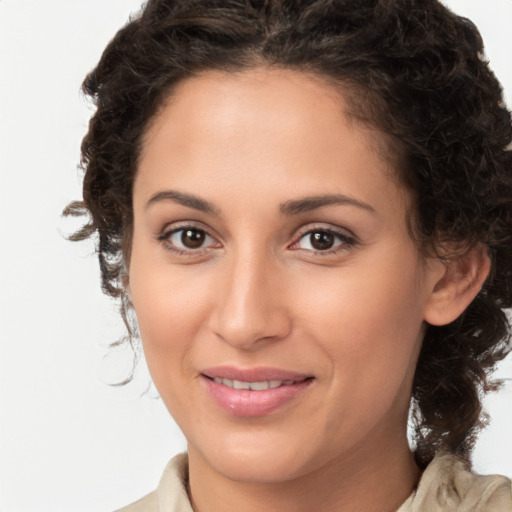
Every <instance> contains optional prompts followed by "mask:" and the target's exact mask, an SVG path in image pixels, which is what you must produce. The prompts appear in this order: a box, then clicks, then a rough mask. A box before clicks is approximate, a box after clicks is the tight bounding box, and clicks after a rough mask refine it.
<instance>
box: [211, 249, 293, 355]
mask: <svg viewBox="0 0 512 512" xmlns="http://www.w3.org/2000/svg"><path fill="white" fill-rule="evenodd" d="M280 274H281V273H280V271H279V269H278V268H277V265H276V264H275V263H272V262H269V261H268V260H267V259H266V258H265V257H264V256H259V257H258V256H254V255H252V256H250V257H245V258H244V257H239V258H238V259H236V260H235V261H231V262H225V268H224V271H223V272H222V273H221V274H220V275H221V276H222V277H221V279H220V280H221V281H222V282H221V283H219V286H218V293H216V294H215V299H214V300H215V306H214V308H213V311H212V314H211V316H210V328H211V330H212V331H213V332H214V333H215V335H216V336H218V337H220V338H221V339H222V340H223V341H225V342H226V343H228V344H230V345H232V346H234V347H236V348H238V349H242V350H247V351H251V350H256V349H258V348H259V347H261V346H262V345H263V344H265V342H275V341H277V340H279V339H283V338H285V337H286V336H287V335H288V334H289V332H290V330H291V327H292V321H291V317H290V314H289V311H288V309H289V308H288V304H287V300H286V292H285V287H284V286H283V282H282V279H281V276H280Z"/></svg>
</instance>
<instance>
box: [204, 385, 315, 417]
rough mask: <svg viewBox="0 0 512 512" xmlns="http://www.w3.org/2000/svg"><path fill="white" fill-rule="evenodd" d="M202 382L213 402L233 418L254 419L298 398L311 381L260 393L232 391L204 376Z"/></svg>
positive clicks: (242, 390) (244, 390)
mask: <svg viewBox="0 0 512 512" xmlns="http://www.w3.org/2000/svg"><path fill="white" fill-rule="evenodd" d="M202 381H203V383H204V384H205V386H206V389H207V391H208V393H209V394H210V396H211V397H212V399H213V401H214V402H215V403H216V404H217V405H218V406H219V407H220V408H221V409H223V410H224V411H226V412H228V413H230V414H233V415H235V416H244V417H248V418H254V417H257V416H265V415H267V414H270V413H271V412H273V411H275V410H277V409H279V408H280V407H283V406H284V405H285V404H287V403H289V402H291V401H292V400H294V399H295V398H297V397H298V396H300V395H301V394H302V393H304V391H305V390H306V388H308V387H309V385H310V384H311V382H312V379H306V380H303V381H300V382H296V383H294V384H291V385H289V386H279V387H278V388H273V389H265V390H261V391H251V390H248V389H233V388H230V387H228V386H224V384H217V383H216V382H215V381H213V380H211V379H209V378H207V377H204V376H203V377H202Z"/></svg>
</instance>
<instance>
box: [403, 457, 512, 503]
mask: <svg viewBox="0 0 512 512" xmlns="http://www.w3.org/2000/svg"><path fill="white" fill-rule="evenodd" d="M400 510H401V509H400ZM460 510H464V511H468V512H472V511H475V512H476V511H478V512H511V511H512V482H511V481H510V479H509V478H507V477H505V476H501V475H477V474H475V473H472V472H471V471H470V470H469V469H468V467H467V465H466V464H465V462H464V461H463V460H462V459H460V458H459V457H457V456H456V455H454V454H451V453H447V452H441V453H439V454H438V455H436V457H435V458H434V460H433V461H432V462H431V463H430V464H429V465H428V467H427V468H426V469H425V472H424V473H423V475H422V477H421V480H420V482H419V484H418V488H417V490H416V492H415V493H414V494H413V496H412V497H411V499H410V502H409V507H408V508H406V509H404V512H409V511H410V512H420V511H421V512H430V511H432V512H434V511H436V512H439V511H443V512H452V511H453V512H457V511H460Z"/></svg>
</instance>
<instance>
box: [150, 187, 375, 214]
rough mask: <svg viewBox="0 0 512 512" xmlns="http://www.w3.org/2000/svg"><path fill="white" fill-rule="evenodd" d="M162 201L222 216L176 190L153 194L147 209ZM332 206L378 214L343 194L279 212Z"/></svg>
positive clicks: (300, 201)
mask: <svg viewBox="0 0 512 512" xmlns="http://www.w3.org/2000/svg"><path fill="white" fill-rule="evenodd" d="M161 201H174V202H175V203H178V204H181V205H183V206H186V207H188V208H193V209H194V210H199V211H201V212H204V213H211V214H214V215H219V214H220V210H219V209H218V208H217V207H216V206H214V205H213V204H212V203H210V202H208V201H206V200H204V199H202V198H200V197H198V196H195V195H193V194H186V193H184V192H178V191H176V190H163V191H161V192H157V193H156V194H153V195H152V196H151V197H150V198H149V200H148V201H147V203H146V209H148V208H149V207H150V206H151V205H153V204H155V203H159V202H161ZM331 205H342V206H347V205H348V206H355V207H357V208H361V209H363V210H367V211H369V212H371V213H376V212H375V209H374V208H373V207H372V206H371V205H369V204H368V203H365V202H363V201H360V200H358V199H355V198H353V197H349V196H345V195H343V194H326V195H319V196H309V197H303V198H301V199H294V200H290V201H286V202H285V203H283V204H281V206H280V208H279V210H280V212H281V214H283V215H286V216H292V215H298V214H300V213H306V212H309V211H312V210H316V209H318V208H323V207H324V206H331Z"/></svg>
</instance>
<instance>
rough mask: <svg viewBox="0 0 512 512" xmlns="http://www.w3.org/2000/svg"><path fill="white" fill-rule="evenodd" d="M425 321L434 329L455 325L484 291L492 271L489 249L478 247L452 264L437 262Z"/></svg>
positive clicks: (443, 261)
mask: <svg viewBox="0 0 512 512" xmlns="http://www.w3.org/2000/svg"><path fill="white" fill-rule="evenodd" d="M430 263H432V264H431V265H429V271H430V272H431V275H432V277H433V279H432V283H431V291H430V295H429V297H428V299H427V303H426V306H425V312H424V319H425V321H426V322H428V323H429V324H431V325H446V324H449V323H450V322H453V321H454V320H455V319H456V318H457V317H458V316H459V315H461V314H462V312H463V311H464V310H465V309H466V308H467V307H468V306H469V304H470V303H471V301H472V300H473V299H474V298H475V297H476V296H477V294H478V292H479V291H480V290H481V288H482V286H483V284H484V282H485V280H486V278H487V276H488V274H489V270H490V268H491V262H490V259H489V254H488V251H487V247H485V246H484V245H482V244H479V245H477V246H475V247H473V248H472V249H470V250H469V251H467V252H465V253H464V254H462V255H456V256H454V257H453V258H451V259H449V260H441V259H438V258H437V259H434V261H433V262H432V261H431V262H430Z"/></svg>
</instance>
